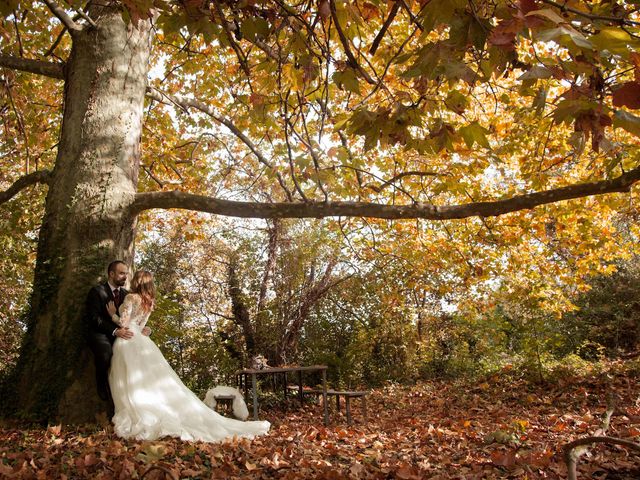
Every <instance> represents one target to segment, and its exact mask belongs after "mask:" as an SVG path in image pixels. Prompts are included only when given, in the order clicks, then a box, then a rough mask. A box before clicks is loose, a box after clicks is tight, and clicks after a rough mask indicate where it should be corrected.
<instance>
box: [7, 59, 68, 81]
mask: <svg viewBox="0 0 640 480" xmlns="http://www.w3.org/2000/svg"><path fill="white" fill-rule="evenodd" d="M0 67H6V68H10V69H12V70H20V71H22V72H29V73H37V74H38V75H44V76H45V77H51V78H57V79H60V80H62V79H64V63H53V62H43V61H41V60H31V59H28V58H19V57H13V56H11V55H5V54H3V53H0Z"/></svg>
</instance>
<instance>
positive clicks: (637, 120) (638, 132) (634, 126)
mask: <svg viewBox="0 0 640 480" xmlns="http://www.w3.org/2000/svg"><path fill="white" fill-rule="evenodd" d="M613 127H614V128H622V129H624V130H626V131H627V132H629V133H633V134H634V135H635V136H637V137H640V117H637V116H635V115H633V114H631V113H629V112H625V111H624V110H618V111H616V113H615V115H614V116H613Z"/></svg>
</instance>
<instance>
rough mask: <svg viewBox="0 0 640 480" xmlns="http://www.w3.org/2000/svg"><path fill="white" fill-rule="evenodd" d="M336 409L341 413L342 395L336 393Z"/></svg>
mask: <svg viewBox="0 0 640 480" xmlns="http://www.w3.org/2000/svg"><path fill="white" fill-rule="evenodd" d="M336 410H337V411H338V413H340V395H336Z"/></svg>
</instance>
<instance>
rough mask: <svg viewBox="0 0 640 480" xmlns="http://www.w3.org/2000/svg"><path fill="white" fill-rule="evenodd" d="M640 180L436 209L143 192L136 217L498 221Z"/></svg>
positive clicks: (631, 177)
mask: <svg viewBox="0 0 640 480" xmlns="http://www.w3.org/2000/svg"><path fill="white" fill-rule="evenodd" d="M638 181H640V166H639V167H636V168H635V169H633V170H631V171H629V172H627V173H624V174H622V175H620V176H619V177H616V178H614V179H612V180H601V181H598V182H589V183H582V184H577V185H570V186H567V187H560V188H555V189H552V190H546V191H542V192H535V193H527V194H523V195H516V196H514V197H511V198H507V199H504V200H495V201H490V202H473V203H468V204H462V205H448V206H436V205H427V204H424V203H414V204H412V205H383V204H379V203H367V202H306V203H258V202H238V201H232V200H223V199H218V198H212V197H207V196H204V195H194V194H189V193H185V192H179V191H172V192H152V193H139V194H137V195H136V200H135V202H134V203H133V205H132V206H131V209H130V213H131V214H132V215H137V214H138V213H140V212H142V211H144V210H149V209H153V208H165V209H166V208H183V209H188V210H196V211H201V212H208V213H213V214H217V215H227V216H234V217H243V218H323V217H336V216H348V217H372V218H388V219H400V218H424V219H427V220H451V219H459V218H468V217H492V216H497V215H504V214H506V213H511V212H516V211H519V210H526V209H532V208H535V207H537V206H539V205H546V204H550V203H556V202H560V201H563V200H572V199H576V198H582V197H588V196H592V195H603V194H607V193H615V192H629V191H630V189H631V187H632V186H633V185H634V184H635V183H637V182H638Z"/></svg>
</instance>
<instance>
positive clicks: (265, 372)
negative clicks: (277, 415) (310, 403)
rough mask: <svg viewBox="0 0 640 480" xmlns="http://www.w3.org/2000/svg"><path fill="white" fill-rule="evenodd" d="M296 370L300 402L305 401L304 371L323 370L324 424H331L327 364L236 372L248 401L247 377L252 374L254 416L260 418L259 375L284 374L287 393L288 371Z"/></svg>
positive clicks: (250, 369) (255, 418)
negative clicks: (328, 405) (303, 389)
mask: <svg viewBox="0 0 640 480" xmlns="http://www.w3.org/2000/svg"><path fill="white" fill-rule="evenodd" d="M289 372H296V373H297V374H298V395H299V398H300V404H302V403H303V401H304V394H303V391H302V373H303V372H322V401H323V404H324V424H325V425H328V424H329V411H328V409H327V366H326V365H310V366H307V367H267V368H263V369H260V370H258V369H253V368H248V369H245V370H240V371H239V372H236V378H239V380H240V381H239V382H238V384H239V386H240V388H244V395H245V399H246V401H248V400H249V389H248V385H247V377H249V376H251V391H252V392H253V418H254V420H258V375H271V374H282V375H283V376H284V390H285V395H286V394H287V373H289Z"/></svg>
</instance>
